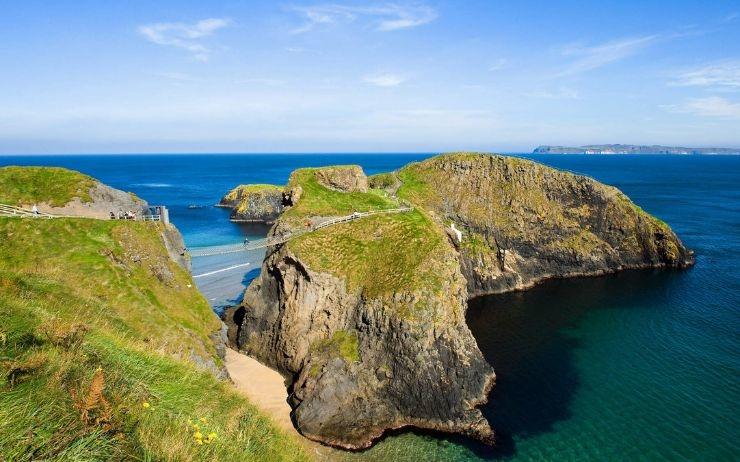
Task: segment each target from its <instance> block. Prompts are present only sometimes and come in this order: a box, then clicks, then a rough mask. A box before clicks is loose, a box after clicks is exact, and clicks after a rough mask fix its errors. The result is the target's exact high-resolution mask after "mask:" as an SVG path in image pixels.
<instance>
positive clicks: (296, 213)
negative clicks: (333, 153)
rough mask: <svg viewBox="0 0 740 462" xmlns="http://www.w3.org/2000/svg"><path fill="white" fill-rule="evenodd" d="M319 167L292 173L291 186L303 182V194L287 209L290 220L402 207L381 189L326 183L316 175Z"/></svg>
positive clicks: (286, 214) (289, 185)
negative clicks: (331, 186)
mask: <svg viewBox="0 0 740 462" xmlns="http://www.w3.org/2000/svg"><path fill="white" fill-rule="evenodd" d="M317 170H319V169H315V168H302V169H298V170H295V171H294V172H293V174H292V175H291V177H290V181H289V182H288V187H287V189H291V188H293V187H296V186H300V187H301V188H302V189H303V194H302V196H301V198H300V200H299V201H298V203H297V204H295V205H294V206H293V207H291V208H290V209H289V210H287V211H286V212H285V213H283V216H284V218H285V219H287V220H295V219H300V218H305V217H318V216H339V215H349V214H351V213H353V212H367V211H372V210H383V209H391V208H396V207H398V203H397V202H395V201H393V200H391V199H388V198H387V197H386V196H385V195H384V194H383V193H382V192H381V191H370V192H366V193H363V192H341V191H335V190H332V189H329V188H327V187H325V186H323V185H322V184H321V183H319V182H318V180H317V179H316V175H315V173H316V171H317Z"/></svg>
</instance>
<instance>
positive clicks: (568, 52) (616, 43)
mask: <svg viewBox="0 0 740 462" xmlns="http://www.w3.org/2000/svg"><path fill="white" fill-rule="evenodd" d="M657 38H658V35H647V36H643V37H628V38H623V39H619V40H612V41H610V42H606V43H602V44H599V45H592V46H583V45H570V46H567V47H565V48H564V49H563V50H562V51H561V54H562V55H563V56H566V57H573V58H574V60H573V61H572V62H571V63H570V64H568V65H567V66H566V67H565V69H563V70H562V71H560V72H558V73H556V74H555V77H564V76H567V75H573V74H579V73H581V72H586V71H590V70H593V69H597V68H599V67H602V66H605V65H607V64H610V63H613V62H616V61H620V60H622V59H625V58H628V57H630V56H632V55H634V54H635V53H637V52H638V51H639V50H641V49H643V48H645V47H647V46H648V45H650V44H651V43H653V42H654V41H655V40H656V39H657Z"/></svg>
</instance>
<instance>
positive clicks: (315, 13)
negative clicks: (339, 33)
mask: <svg viewBox="0 0 740 462" xmlns="http://www.w3.org/2000/svg"><path fill="white" fill-rule="evenodd" d="M291 9H292V10H293V11H295V12H297V13H298V14H300V15H301V16H303V18H304V20H305V21H304V23H303V25H301V26H300V27H298V28H296V29H293V30H292V32H293V33H294V34H300V33H303V32H308V31H310V30H313V29H315V28H316V27H318V26H321V25H330V24H340V23H349V22H353V21H355V20H358V19H360V18H365V19H367V20H369V21H370V22H371V23H372V24H373V25H374V27H375V29H377V30H380V31H393V30H399V29H408V28H411V27H416V26H421V25H423V24H427V23H429V22H432V21H434V20H435V19H436V18H437V11H436V10H434V9H433V8H431V7H429V6H427V5H424V4H419V3H414V4H409V5H400V4H394V3H386V4H381V5H367V6H352V5H338V4H321V5H313V6H304V7H293V8H291Z"/></svg>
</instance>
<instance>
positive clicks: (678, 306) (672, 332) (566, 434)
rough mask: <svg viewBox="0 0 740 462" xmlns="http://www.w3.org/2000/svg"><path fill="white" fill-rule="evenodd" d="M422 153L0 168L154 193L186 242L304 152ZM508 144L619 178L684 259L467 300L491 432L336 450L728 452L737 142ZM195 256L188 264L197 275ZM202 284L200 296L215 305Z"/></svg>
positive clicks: (373, 165) (207, 237)
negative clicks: (720, 149) (240, 188)
mask: <svg viewBox="0 0 740 462" xmlns="http://www.w3.org/2000/svg"><path fill="white" fill-rule="evenodd" d="M428 156H429V155H428V154H310V155H309V154H300V155H298V154H295V155H294V154H279V155H267V154H265V155H258V154H254V155H219V154H213V155H136V156H123V155H115V156H112V155H106V156H94V155H86V156H68V155H64V156H12V157H0V166H2V165H54V166H63V167H68V168H72V169H75V170H79V171H82V172H84V173H86V174H89V175H91V176H94V177H96V178H98V179H100V180H101V181H103V182H104V183H106V184H109V185H111V186H113V187H115V188H119V189H124V190H127V191H132V192H134V193H136V194H137V195H139V196H140V197H142V198H144V199H146V200H147V201H148V202H149V203H150V204H164V205H167V206H168V207H169V208H170V216H171V220H172V221H173V222H174V223H175V224H176V225H177V227H178V228H179V229H180V231H181V232H182V233H183V236H184V237H185V241H186V243H187V245H188V246H190V247H199V246H211V245H222V244H232V243H238V242H241V241H243V240H244V238H245V237H248V238H255V237H259V236H262V235H264V233H265V232H266V228H265V227H263V226H256V225H243V224H242V225H239V224H233V223H230V222H229V221H228V215H229V211H228V210H225V209H219V208H215V207H213V204H215V203H217V202H218V200H219V199H220V198H221V196H223V195H224V194H225V193H226V192H228V191H229V190H230V189H231V188H233V187H234V186H236V185H238V184H242V183H277V184H284V183H285V182H286V181H287V179H288V176H289V175H290V172H291V171H292V170H293V169H294V168H297V167H301V166H321V165H332V164H359V165H361V166H362V167H363V168H364V169H365V171H366V172H367V173H368V174H372V173H377V172H382V171H388V170H392V169H395V168H398V167H400V166H402V165H404V164H406V163H408V162H411V161H415V160H421V159H423V158H425V157H428ZM521 156H523V157H527V158H530V159H533V160H536V161H538V162H542V163H544V164H547V165H550V166H553V167H556V168H560V169H565V170H569V171H572V172H576V173H581V174H585V175H588V176H591V177H593V178H595V179H597V180H599V181H602V182H605V183H608V184H611V185H614V186H617V187H618V188H620V189H621V190H622V191H624V192H625V193H626V194H627V195H628V196H629V197H630V198H631V199H632V200H633V201H635V202H636V203H637V204H638V205H640V206H641V207H642V208H643V209H645V210H646V211H648V212H650V213H652V214H654V215H656V216H658V217H659V218H661V219H663V220H665V221H666V222H667V223H668V224H670V225H671V227H672V228H673V229H674V230H675V231H676V232H677V233H678V235H679V237H680V238H681V239H682V240H683V242H684V243H685V244H686V245H687V246H688V247H690V248H691V249H693V250H694V251H695V252H696V265H695V266H694V267H693V268H691V269H689V270H686V271H652V270H651V271H630V272H625V273H621V274H617V275H612V276H605V277H598V278H583V279H571V280H559V281H550V282H547V283H544V284H542V285H540V286H538V287H536V288H534V289H532V290H529V291H525V292H517V293H512V294H505V295H500V296H491V297H483V298H480V299H476V300H473V301H472V302H471V303H470V309H469V312H468V323H469V325H470V327H471V330H472V331H473V333H474V335H475V337H476V339H477V341H478V344H479V346H480V348H481V350H482V351H483V353H484V355H485V356H486V358H487V359H488V360H489V362H490V363H491V364H492V365H493V367H494V368H495V370H496V373H497V376H498V380H497V386H496V388H495V389H494V391H493V393H492V395H491V400H490V402H489V404H488V405H486V406H485V408H484V413H485V414H486V416H487V417H488V418H489V420H490V421H491V422H492V424H493V426H494V428H495V430H496V432H497V434H498V442H499V444H498V446H497V447H496V448H494V449H491V448H487V447H484V446H482V445H480V444H477V443H475V442H473V441H470V440H467V439H465V438H460V437H455V436H447V435H437V434H428V433H423V432H414V431H409V432H401V433H398V434H394V435H392V436H388V437H386V438H384V439H383V440H382V441H381V442H379V443H378V444H377V445H376V446H375V447H374V448H372V449H370V450H368V451H364V452H360V453H348V454H346V455H345V457H346V459H348V460H378V461H381V460H384V461H385V460H395V461H417V460H456V461H473V460H517V461H518V460H522V461H524V460H629V459H631V460H671V461H674V460H712V461H715V460H737V459H738V454H740V404H738V403H740V278H739V277H738V275H737V271H738V268H740V156H671V155H656V156H651V155H640V156H630V157H627V156H590V155H524V154H521ZM233 258H235V259H236V260H238V257H233ZM236 260H235V261H236ZM218 263H219V264H223V262H222V261H219V262H218ZM199 265H200V266H199ZM258 266H259V262H258V261H257V262H255V263H253V264H252V265H251V266H246V267H242V268H237V269H235V270H232V271H229V272H225V273H228V274H223V273H222V275H223V276H224V278H228V281H226V279H225V280H224V281H225V282H224V285H223V287H224V288H228V291H230V292H229V293H226V294H220V295H222V296H223V298H224V299H225V300H236V299H238V292H239V291H240V290H241V289H243V287H244V286H245V285H246V284H248V282H249V280H250V279H251V278H253V277H254V276H255V274H256V272H257V271H258ZM211 267H213V266H211ZM208 268H210V267H209V266H208V265H202V264H200V263H198V262H196V263H195V264H194V274H198V272H199V271H206V270H208ZM206 272H207V271H206ZM233 280H236V281H237V284H236V285H234V284H232V283H231V282H229V281H233ZM214 287H218V286H217V285H216V286H209V290H210V291H211V293H209V294H207V296H208V297H209V299H210V300H212V304H213V305H214V307H217V306H218V305H219V303H216V302H217V301H218V300H215V298H217V297H218V296H219V294H216V293H215V292H214V290H216V289H214ZM237 289H238V290H237ZM224 303H225V302H224Z"/></svg>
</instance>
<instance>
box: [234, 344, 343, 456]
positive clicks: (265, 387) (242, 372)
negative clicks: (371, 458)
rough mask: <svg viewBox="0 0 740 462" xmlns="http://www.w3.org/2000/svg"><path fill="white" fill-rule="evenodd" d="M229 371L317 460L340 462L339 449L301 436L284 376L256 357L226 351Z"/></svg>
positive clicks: (251, 396) (250, 396)
mask: <svg viewBox="0 0 740 462" xmlns="http://www.w3.org/2000/svg"><path fill="white" fill-rule="evenodd" d="M226 369H227V370H228V371H229V375H231V379H232V380H233V381H234V384H235V385H236V389H237V390H239V391H240V392H242V393H244V394H245V395H246V396H247V398H249V401H250V402H251V403H252V404H254V405H255V406H256V407H257V408H258V409H259V410H260V411H262V412H263V413H264V414H265V415H267V416H269V417H270V418H272V420H273V421H274V422H275V423H276V424H277V425H278V427H280V428H281V429H282V430H284V431H286V432H288V433H292V434H294V435H295V437H296V439H298V441H299V442H300V443H301V444H303V446H304V447H305V448H306V450H307V451H308V452H309V454H311V455H313V456H314V457H315V458H316V460H320V461H324V460H336V459H337V457H333V456H336V455H337V452H338V451H337V450H335V449H331V448H328V447H326V446H322V445H320V444H319V443H316V442H314V441H311V440H308V439H306V438H304V437H303V436H301V434H300V433H298V431H297V430H296V429H295V427H294V426H293V422H292V421H291V420H290V406H289V405H288V402H287V398H288V395H287V392H286V389H285V381H284V380H283V377H282V376H281V375H280V374H279V373H277V372H275V371H274V370H272V369H270V368H269V367H267V366H265V365H264V364H262V363H260V362H259V361H257V360H256V359H254V358H250V357H249V356H247V355H245V354H242V353H238V352H236V351H234V350H232V349H231V348H227V349H226Z"/></svg>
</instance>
